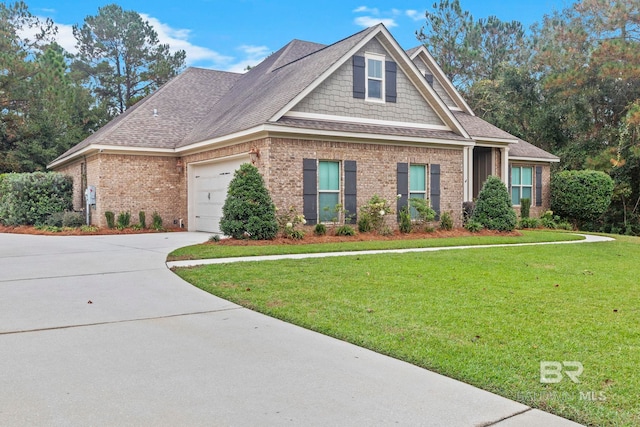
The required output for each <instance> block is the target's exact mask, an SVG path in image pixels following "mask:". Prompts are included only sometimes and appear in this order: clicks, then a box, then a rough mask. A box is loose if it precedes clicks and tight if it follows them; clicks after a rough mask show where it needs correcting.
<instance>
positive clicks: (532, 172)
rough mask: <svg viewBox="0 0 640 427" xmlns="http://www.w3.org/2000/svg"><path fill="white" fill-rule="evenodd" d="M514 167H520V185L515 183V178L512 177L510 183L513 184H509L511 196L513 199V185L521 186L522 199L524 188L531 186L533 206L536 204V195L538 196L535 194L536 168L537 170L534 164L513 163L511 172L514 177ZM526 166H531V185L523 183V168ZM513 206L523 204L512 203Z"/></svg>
mask: <svg viewBox="0 0 640 427" xmlns="http://www.w3.org/2000/svg"><path fill="white" fill-rule="evenodd" d="M513 168H518V169H520V184H518V185H513V178H512V180H511V181H512V182H511V183H510V184H511V185H510V186H509V198H510V199H511V200H512V201H513V193H512V191H513V190H512V189H513V187H517V188H520V200H522V188H529V187H531V206H533V205H534V200H535V196H536V195H535V189H536V185H535V184H536V182H535V179H536V178H535V173H536V170H535V168H534V167H533V166H527V165H511V171H510V172H511V173H510V176H512V177H513ZM524 168H529V169H531V185H523V184H522V169H524ZM511 206H516V207H518V206H521V205H520V204H517V205H511Z"/></svg>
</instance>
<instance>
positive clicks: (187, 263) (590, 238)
mask: <svg viewBox="0 0 640 427" xmlns="http://www.w3.org/2000/svg"><path fill="white" fill-rule="evenodd" d="M575 234H576V235H578V236H583V237H584V240H566V241H560V242H538V243H501V244H496V245H468V246H443V247H432V248H411V249H379V250H370V251H347V252H322V253H309V254H288V255H261V256H249V257H232V258H210V259H196V260H184V261H170V262H167V267H169V268H173V267H194V266H197V265H207V264H228V263H232V262H246V261H274V260H280V259H305V258H326V257H332V256H352V255H358V256H360V255H379V254H391V253H394V254H403V253H410V252H436V251H447V250H454V249H480V248H500V247H516V246H539V245H563V244H575V243H595V242H610V241H613V240H615V239H613V238H611V237H606V236H596V235H593V234H581V233H575Z"/></svg>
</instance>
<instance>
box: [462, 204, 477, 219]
mask: <svg viewBox="0 0 640 427" xmlns="http://www.w3.org/2000/svg"><path fill="white" fill-rule="evenodd" d="M475 210H476V202H462V222H463V223H464V224H467V223H468V222H469V221H470V220H471V218H472V217H473V212H475Z"/></svg>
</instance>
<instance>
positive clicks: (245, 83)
mask: <svg viewBox="0 0 640 427" xmlns="http://www.w3.org/2000/svg"><path fill="white" fill-rule="evenodd" d="M375 29H377V27H371V28H368V29H366V30H363V31H360V32H359V33H356V34H354V35H352V36H351V37H348V38H346V39H343V40H341V41H339V42H337V43H334V44H332V45H329V46H325V47H322V48H320V49H318V46H319V45H317V44H316V43H310V44H309V43H305V42H299V41H296V42H295V45H294V46H292V45H291V43H289V44H288V45H287V46H285V47H283V48H282V49H280V50H279V51H278V52H276V53H274V54H273V55H271V56H270V57H268V58H267V59H265V60H264V61H263V62H262V63H260V64H259V65H258V66H256V67H255V68H252V69H251V70H250V71H249V72H248V73H246V74H245V75H243V76H242V78H241V79H239V80H238V82H237V83H236V85H235V86H234V87H233V88H232V90H231V91H229V92H228V93H227V94H226V95H225V96H224V97H223V98H222V99H221V100H220V102H218V104H216V106H215V108H214V109H213V110H212V111H211V114H209V115H208V116H207V117H206V118H205V119H204V120H203V121H201V122H200V123H199V124H198V126H197V127H196V128H195V129H194V130H193V131H192V132H191V133H190V134H189V135H188V136H187V137H186V138H185V139H184V140H183V141H182V142H181V143H180V144H179V145H178V146H186V145H190V144H194V143H197V142H201V141H205V140H207V139H211V138H216V137H219V136H224V135H228V134H232V133H234V132H239V131H242V130H246V129H250V128H252V127H254V126H257V125H260V124H264V123H266V122H267V121H268V120H269V119H270V118H271V117H273V115H274V114H276V113H277V112H278V111H279V110H280V109H282V108H283V107H284V106H285V105H287V103H289V102H290V101H291V100H293V99H294V98H295V97H296V96H297V95H298V94H300V93H301V92H302V91H303V90H304V89H305V88H306V87H307V86H309V85H310V84H311V83H313V82H314V81H315V80H316V79H317V78H318V77H320V75H321V74H322V73H323V72H325V71H326V70H327V69H328V68H330V67H331V65H333V64H334V63H335V62H336V61H338V60H339V59H340V58H341V57H342V56H344V55H345V54H346V53H347V52H348V51H349V50H350V49H351V48H352V47H354V46H355V45H357V44H358V42H360V41H361V40H363V39H364V38H365V37H366V36H367V35H368V34H369V33H371V32H372V31H374V30H375ZM292 43H294V42H292ZM305 51H307V52H308V53H307V54H306V55H304V53H305ZM300 54H302V55H303V56H301V57H298V58H295V55H300ZM284 57H287V58H295V59H294V60H290V61H287V60H283V58H284Z"/></svg>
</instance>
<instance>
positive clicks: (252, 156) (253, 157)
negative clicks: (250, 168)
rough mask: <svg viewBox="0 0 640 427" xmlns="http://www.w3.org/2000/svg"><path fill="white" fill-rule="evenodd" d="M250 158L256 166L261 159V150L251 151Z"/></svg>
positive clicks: (253, 148)
mask: <svg viewBox="0 0 640 427" xmlns="http://www.w3.org/2000/svg"><path fill="white" fill-rule="evenodd" d="M249 158H250V159H251V164H252V165H255V164H256V162H257V161H258V159H259V158H260V150H259V149H258V148H257V147H252V148H251V150H249Z"/></svg>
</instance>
